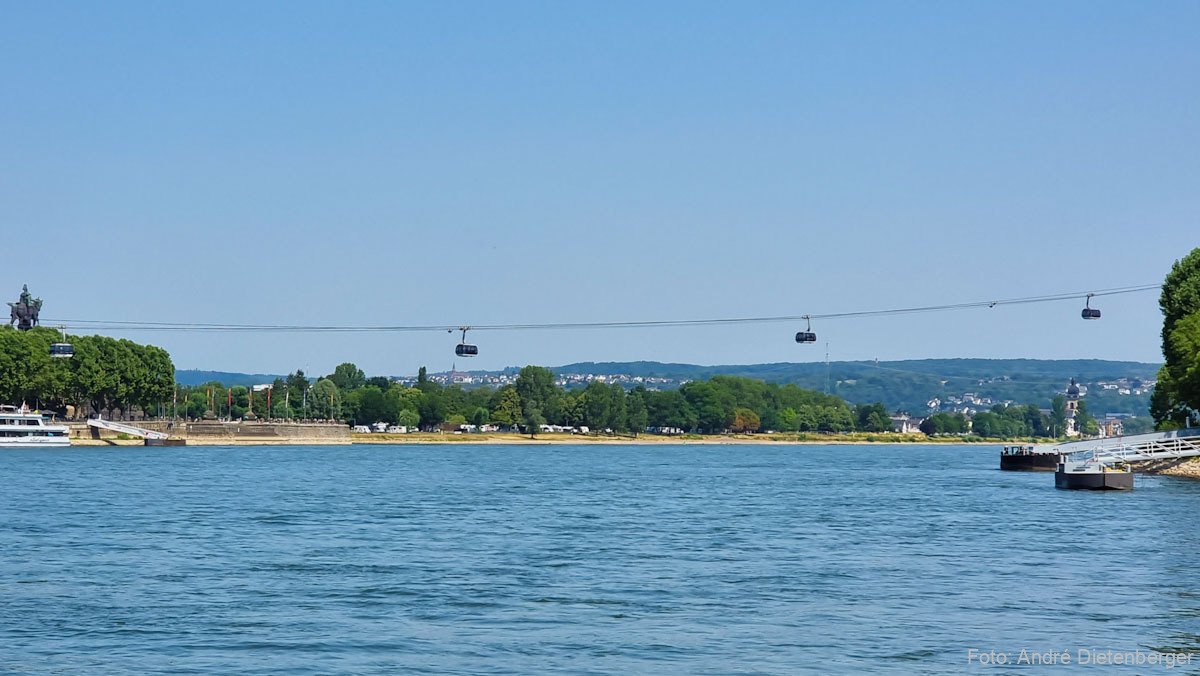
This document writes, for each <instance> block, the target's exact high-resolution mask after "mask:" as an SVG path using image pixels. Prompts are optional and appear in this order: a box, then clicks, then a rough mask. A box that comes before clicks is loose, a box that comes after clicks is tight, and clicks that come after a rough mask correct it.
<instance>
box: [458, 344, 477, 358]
mask: <svg viewBox="0 0 1200 676" xmlns="http://www.w3.org/2000/svg"><path fill="white" fill-rule="evenodd" d="M454 354H456V355H458V356H460V357H474V356H476V355H478V354H479V346H478V345H468V344H467V343H459V344H458V345H455V346H454Z"/></svg>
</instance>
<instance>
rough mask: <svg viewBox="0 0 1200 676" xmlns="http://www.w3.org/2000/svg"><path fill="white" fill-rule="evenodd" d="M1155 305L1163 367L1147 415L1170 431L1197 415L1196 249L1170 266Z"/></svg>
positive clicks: (1199, 259) (1199, 274)
mask: <svg viewBox="0 0 1200 676" xmlns="http://www.w3.org/2000/svg"><path fill="white" fill-rule="evenodd" d="M1158 305H1159V308H1161V309H1162V313H1163V328H1162V348H1163V365H1162V368H1161V369H1159V372H1158V382H1157V383H1156V384H1155V386H1154V393H1153V394H1152V395H1151V397H1150V413H1151V414H1152V415H1153V416H1154V419H1155V421H1157V423H1158V427H1159V429H1174V428H1179V427H1184V426H1186V425H1187V424H1188V422H1189V417H1192V418H1194V417H1195V416H1196V415H1197V413H1200V387H1197V382H1196V381H1197V378H1200V376H1198V375H1197V372H1198V371H1200V352H1198V351H1197V347H1200V324H1198V322H1200V319H1196V317H1197V316H1198V315H1200V248H1196V249H1193V250H1192V252H1191V253H1189V254H1188V255H1187V256H1184V257H1183V259H1181V260H1178V261H1176V262H1175V264H1174V265H1173V266H1171V271H1170V272H1169V273H1167V277H1166V279H1165V280H1163V287H1162V295H1161V296H1160V297H1159V301H1158Z"/></svg>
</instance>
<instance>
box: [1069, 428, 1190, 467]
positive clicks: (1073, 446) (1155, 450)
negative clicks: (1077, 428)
mask: <svg viewBox="0 0 1200 676" xmlns="http://www.w3.org/2000/svg"><path fill="white" fill-rule="evenodd" d="M1055 449H1056V450H1057V451H1058V452H1059V453H1062V454H1063V455H1069V456H1073V457H1074V458H1078V459H1092V460H1095V461H1097V462H1100V463H1103V464H1105V465H1110V464H1113V463H1117V462H1143V461H1147V460H1172V459H1176V458H1192V457H1197V456H1200V428H1191V429H1183V430H1172V431H1170V432H1156V433H1153V434H1136V435H1132V436H1128V437H1111V438H1108V439H1090V440H1087V441H1072V442H1068V443H1065V444H1058V445H1057V446H1055Z"/></svg>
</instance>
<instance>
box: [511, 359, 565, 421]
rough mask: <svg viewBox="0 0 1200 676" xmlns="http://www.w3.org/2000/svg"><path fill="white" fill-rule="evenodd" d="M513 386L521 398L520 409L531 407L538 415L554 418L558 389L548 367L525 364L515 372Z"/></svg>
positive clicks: (556, 408) (556, 411)
mask: <svg viewBox="0 0 1200 676" xmlns="http://www.w3.org/2000/svg"><path fill="white" fill-rule="evenodd" d="M513 386H514V387H515V388H516V391H517V395H518V396H520V398H521V410H522V411H525V410H528V409H529V408H530V407H532V408H534V409H536V410H537V411H538V414H539V415H542V416H546V417H547V418H549V419H550V420H554V419H556V417H557V416H556V414H557V413H558V397H559V393H560V390H559V389H558V387H556V386H555V384H554V373H553V372H551V371H550V369H548V368H545V367H542V366H526V367H525V368H522V369H521V372H520V373H518V374H517V379H516V380H515V381H514V382H513ZM542 424H545V423H542Z"/></svg>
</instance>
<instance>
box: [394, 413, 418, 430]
mask: <svg viewBox="0 0 1200 676" xmlns="http://www.w3.org/2000/svg"><path fill="white" fill-rule="evenodd" d="M396 424H397V425H403V426H405V427H407V428H408V429H413V428H414V427H417V426H418V425H420V424H421V414H420V413H417V412H416V411H414V410H412V409H410V408H406V409H404V410H402V411H400V413H398V414H397V415H396Z"/></svg>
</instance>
